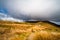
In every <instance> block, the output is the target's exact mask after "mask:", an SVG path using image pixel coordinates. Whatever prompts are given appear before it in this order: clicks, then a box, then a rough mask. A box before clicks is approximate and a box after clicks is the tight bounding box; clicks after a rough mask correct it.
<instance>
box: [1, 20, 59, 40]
mask: <svg viewBox="0 0 60 40" xmlns="http://www.w3.org/2000/svg"><path fill="white" fill-rule="evenodd" d="M0 40H60V27H59V26H56V25H53V24H51V23H49V22H37V23H28V22H20V23H19V22H9V21H0Z"/></svg>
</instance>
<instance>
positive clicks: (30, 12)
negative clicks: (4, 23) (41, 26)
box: [0, 0, 60, 25]
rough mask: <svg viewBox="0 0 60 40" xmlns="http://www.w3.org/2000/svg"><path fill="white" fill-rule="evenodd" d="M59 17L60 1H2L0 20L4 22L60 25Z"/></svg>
mask: <svg viewBox="0 0 60 40" xmlns="http://www.w3.org/2000/svg"><path fill="white" fill-rule="evenodd" d="M59 17H60V0H0V19H3V20H11V21H13V20H15V21H17V20H19V21H29V20H39V21H46V20H48V21H53V22H54V23H57V24H59V25H60V22H59V21H60V18H59ZM58 22H59V23H58Z"/></svg>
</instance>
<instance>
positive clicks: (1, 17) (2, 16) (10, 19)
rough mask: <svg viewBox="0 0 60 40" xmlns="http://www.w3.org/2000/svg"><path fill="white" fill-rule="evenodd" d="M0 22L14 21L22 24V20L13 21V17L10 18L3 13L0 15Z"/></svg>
mask: <svg viewBox="0 0 60 40" xmlns="http://www.w3.org/2000/svg"><path fill="white" fill-rule="evenodd" d="M0 20H4V21H15V22H23V20H19V19H15V18H13V17H10V16H8V15H6V14H4V13H0Z"/></svg>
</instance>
